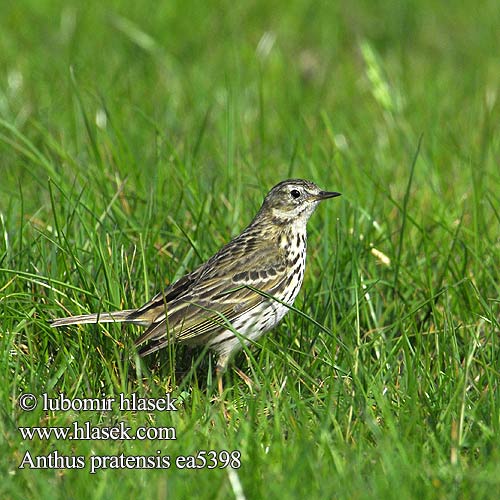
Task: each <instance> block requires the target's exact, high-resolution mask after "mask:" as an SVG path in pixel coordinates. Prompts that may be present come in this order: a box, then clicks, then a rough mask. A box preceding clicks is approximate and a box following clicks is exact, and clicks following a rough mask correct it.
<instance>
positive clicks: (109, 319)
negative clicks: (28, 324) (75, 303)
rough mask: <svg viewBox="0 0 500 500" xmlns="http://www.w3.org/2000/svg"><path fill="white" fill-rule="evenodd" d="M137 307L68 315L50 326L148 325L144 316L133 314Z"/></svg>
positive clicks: (54, 321) (55, 320)
mask: <svg viewBox="0 0 500 500" xmlns="http://www.w3.org/2000/svg"><path fill="white" fill-rule="evenodd" d="M136 311H137V309H126V310H124V311H114V312H103V313H95V314H82V315H81V316H70V317H69V318H58V319H54V320H53V321H52V322H51V323H50V326H52V327H53V328H57V327H59V326H66V325H83V324H86V323H113V322H118V323H120V322H123V323H134V324H136V325H143V326H146V325H149V324H150V322H148V321H144V318H140V317H139V318H138V317H137V316H135V315H134V313H135V312H136Z"/></svg>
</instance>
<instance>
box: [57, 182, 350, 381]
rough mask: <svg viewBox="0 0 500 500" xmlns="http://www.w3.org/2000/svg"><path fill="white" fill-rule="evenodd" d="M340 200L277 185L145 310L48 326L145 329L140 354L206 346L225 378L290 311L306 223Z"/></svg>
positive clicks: (299, 185)
mask: <svg viewBox="0 0 500 500" xmlns="http://www.w3.org/2000/svg"><path fill="white" fill-rule="evenodd" d="M340 194H341V193H338V192H336V191H323V190H321V189H320V188H319V187H318V186H317V185H316V184H315V183H313V182H311V181H308V180H304V179H288V180H285V181H282V182H280V183H279V184H277V185H276V186H274V187H273V188H272V189H271V190H270V191H269V193H268V194H267V195H266V197H265V198H264V201H263V203H262V206H261V208H260V210H259V211H258V212H257V215H256V216H255V217H254V219H253V220H252V222H250V224H249V225H248V226H247V227H246V229H244V230H243V231H242V232H241V234H239V235H238V236H236V237H235V238H233V239H232V240H231V241H230V242H229V243H227V244H226V245H225V246H223V247H222V248H221V249H220V250H219V251H218V252H217V253H215V255H213V256H212V257H211V258H209V259H208V260H207V261H206V262H205V263H204V264H202V265H200V266H199V267H198V268H196V269H195V270H194V271H192V272H190V273H188V274H186V275H185V276H183V277H181V278H180V279H178V280H177V281H175V282H174V283H172V284H171V285H169V286H168V287H167V288H166V289H164V290H162V291H160V292H159V293H158V294H156V295H155V296H154V297H153V298H152V299H151V300H150V301H149V302H147V303H146V304H144V305H143V306H142V307H139V308H138V309H127V310H122V311H114V312H100V313H95V314H85V315H80V316H71V317H66V318H59V319H55V320H53V321H52V322H51V326H52V327H61V326H66V325H74V324H86V323H110V322H123V323H132V324H136V325H140V326H144V327H146V330H145V331H144V333H143V334H142V335H141V336H140V337H139V338H138V339H137V340H136V342H135V344H136V346H137V347H138V348H139V354H140V355H141V356H146V355H148V354H151V353H153V352H156V351H158V350H160V349H163V348H165V347H167V346H168V345H169V344H170V343H171V342H175V343H178V344H186V345H203V346H207V347H208V348H209V349H210V350H212V351H213V352H214V353H215V355H216V357H217V364H216V372H217V373H218V374H222V373H223V372H224V371H225V370H226V369H227V366H228V363H229V361H230V360H231V358H232V357H233V355H234V354H235V353H236V352H238V351H239V350H240V349H241V348H242V345H243V344H246V345H249V344H251V343H254V342H255V341H256V340H258V339H259V338H260V337H261V336H262V335H264V334H265V333H266V332H268V331H269V330H271V329H272V328H274V327H275V326H276V325H277V324H278V323H279V322H280V321H281V319H282V318H283V317H284V316H285V314H286V313H287V312H288V311H289V309H290V307H291V306H292V305H293V303H294V300H295V298H296V297H297V294H298V293H299V290H300V288H301V286H302V281H303V278H304V271H305V264H306V248H307V231H306V226H307V221H308V220H309V218H310V216H311V215H312V213H313V212H314V211H315V209H316V207H317V206H318V204H319V203H320V202H321V201H323V200H327V199H329V198H334V197H337V196H340ZM219 380H220V378H219Z"/></svg>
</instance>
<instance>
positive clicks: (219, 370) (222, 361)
mask: <svg viewBox="0 0 500 500" xmlns="http://www.w3.org/2000/svg"><path fill="white" fill-rule="evenodd" d="M228 361H229V357H228V356H220V357H219V359H218V360H217V366H216V367H215V374H216V377H217V387H218V389H219V400H220V404H221V405H222V412H223V413H224V418H225V419H226V422H229V420H231V418H230V416H229V413H228V411H227V409H226V405H225V404H224V398H223V393H224V385H223V382H222V377H223V376H224V372H225V371H226V368H227V363H228Z"/></svg>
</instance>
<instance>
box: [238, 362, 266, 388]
mask: <svg viewBox="0 0 500 500" xmlns="http://www.w3.org/2000/svg"><path fill="white" fill-rule="evenodd" d="M234 371H235V372H236V373H237V374H238V375H239V376H240V378H241V380H243V382H245V384H247V386H248V388H249V389H250V390H251V391H252V390H253V389H256V390H257V392H258V391H259V390H260V386H259V384H256V383H255V382H254V381H253V380H252V379H251V378H250V377H249V376H248V375H247V374H246V373H245V372H243V371H242V370H240V369H239V368H238V367H235V368H234Z"/></svg>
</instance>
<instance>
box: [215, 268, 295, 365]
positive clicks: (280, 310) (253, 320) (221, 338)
mask: <svg viewBox="0 0 500 500" xmlns="http://www.w3.org/2000/svg"><path fill="white" fill-rule="evenodd" d="M302 277H303V269H301V270H300V272H299V273H296V274H294V275H293V276H292V278H291V279H290V281H289V283H288V285H287V287H286V288H285V290H284V291H283V293H281V294H280V296H277V297H276V298H277V299H279V300H280V301H281V302H283V303H281V302H278V300H275V299H266V300H264V301H263V302H261V303H260V304H258V305H257V306H255V307H254V308H252V309H251V310H249V311H247V312H245V313H244V314H242V315H241V316H240V317H239V318H237V319H236V320H234V321H233V323H232V325H233V328H234V330H236V331H237V332H238V334H239V335H237V334H235V333H234V331H233V330H230V329H226V330H223V331H221V332H220V333H219V334H218V335H216V336H214V338H212V339H211V340H210V341H209V343H208V345H209V347H211V348H212V349H214V350H215V351H216V352H217V353H218V355H219V356H225V355H230V354H232V353H233V352H235V351H238V350H239V349H241V345H242V343H245V344H246V345H248V344H250V343H251V342H252V341H256V340H258V339H259V338H260V337H261V336H262V335H264V334H265V333H266V332H268V331H269V330H271V329H272V328H274V327H275V326H276V325H277V324H278V323H279V322H280V321H281V320H282V319H283V317H284V316H285V314H286V313H287V312H288V311H289V310H290V307H289V306H291V305H292V304H293V302H294V300H295V297H296V296H297V294H298V292H299V290H300V286H301V284H302Z"/></svg>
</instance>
